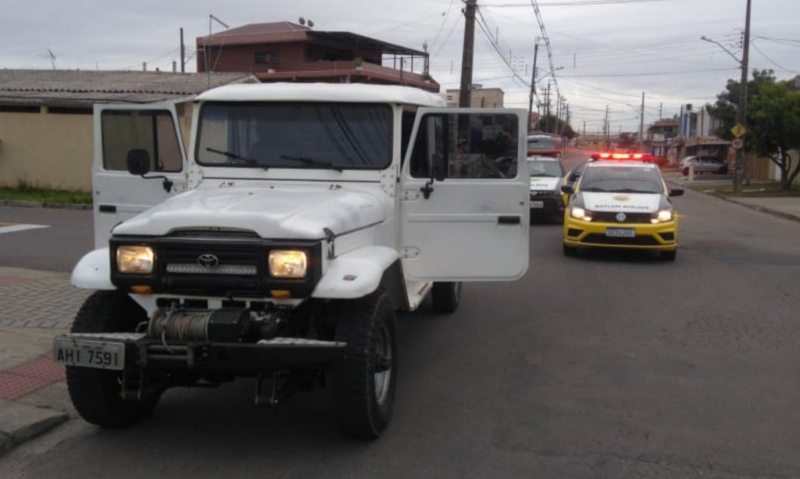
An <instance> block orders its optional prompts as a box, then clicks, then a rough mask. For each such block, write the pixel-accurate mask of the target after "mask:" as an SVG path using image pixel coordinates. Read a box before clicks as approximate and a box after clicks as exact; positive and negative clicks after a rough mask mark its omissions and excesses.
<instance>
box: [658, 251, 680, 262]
mask: <svg viewBox="0 0 800 479" xmlns="http://www.w3.org/2000/svg"><path fill="white" fill-rule="evenodd" d="M677 257H678V250H676V249H675V250H672V251H662V252H660V253H659V254H658V258H659V259H660V260H661V261H675V259H676V258H677Z"/></svg>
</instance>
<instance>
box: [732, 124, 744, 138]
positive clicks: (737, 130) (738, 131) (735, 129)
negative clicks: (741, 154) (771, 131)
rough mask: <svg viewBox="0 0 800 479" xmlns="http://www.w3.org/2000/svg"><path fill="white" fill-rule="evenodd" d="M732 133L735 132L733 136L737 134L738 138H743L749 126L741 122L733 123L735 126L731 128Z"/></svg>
mask: <svg viewBox="0 0 800 479" xmlns="http://www.w3.org/2000/svg"><path fill="white" fill-rule="evenodd" d="M731 133H733V136H735V137H736V138H741V137H743V136H744V134H745V133H747V128H745V127H744V126H742V124H741V123H737V124H735V125H733V128H731Z"/></svg>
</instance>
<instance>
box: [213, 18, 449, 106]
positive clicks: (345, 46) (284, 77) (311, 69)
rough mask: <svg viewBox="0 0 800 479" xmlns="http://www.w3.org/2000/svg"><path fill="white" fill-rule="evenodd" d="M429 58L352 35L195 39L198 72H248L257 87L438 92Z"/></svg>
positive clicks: (260, 31) (234, 32) (282, 28)
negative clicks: (352, 86) (359, 86)
mask: <svg viewBox="0 0 800 479" xmlns="http://www.w3.org/2000/svg"><path fill="white" fill-rule="evenodd" d="M427 65H428V54H427V53H426V52H422V51H418V50H414V49H411V48H407V47H403V46H400V45H394V44H391V43H387V42H384V41H381V40H377V39H374V38H369V37H365V36H363V35H358V34H355V33H351V32H325V31H317V30H313V29H312V28H309V27H307V26H303V25H298V24H296V23H291V22H277V23H255V24H249V25H244V26H241V27H237V28H232V29H230V30H225V31H222V32H219V33H215V34H213V35H210V36H205V37H198V38H197V71H198V72H206V71H212V72H249V73H252V74H254V75H255V76H256V77H257V78H258V79H259V81H261V82H286V81H289V82H324V83H374V84H383V85H404V86H412V87H417V88H421V89H423V90H426V91H430V92H433V93H438V92H439V84H438V83H436V82H435V81H434V80H433V79H432V78H431V77H430V76H429V75H428V74H427Z"/></svg>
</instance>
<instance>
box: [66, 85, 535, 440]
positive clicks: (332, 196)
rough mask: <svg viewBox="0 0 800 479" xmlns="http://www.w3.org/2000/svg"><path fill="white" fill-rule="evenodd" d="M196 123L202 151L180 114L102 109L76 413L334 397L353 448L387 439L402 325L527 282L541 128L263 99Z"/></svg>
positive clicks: (504, 120)
mask: <svg viewBox="0 0 800 479" xmlns="http://www.w3.org/2000/svg"><path fill="white" fill-rule="evenodd" d="M193 115H194V116H193V119H192V125H193V126H192V131H191V136H190V141H189V144H190V147H189V149H188V150H189V154H188V155H186V154H185V153H184V147H183V141H182V140H181V138H182V137H181V132H180V128H179V123H178V118H177V116H176V112H175V108H174V105H171V104H159V105H136V106H131V105H102V106H100V105H98V106H96V107H95V115H94V116H95V119H94V121H95V136H94V142H95V155H94V166H93V190H94V205H95V206H94V214H95V247H96V249H95V250H94V251H92V252H90V253H88V254H87V255H86V256H84V257H83V258H82V259H81V261H80V262H79V263H78V265H77V266H76V267H75V270H74V272H73V275H72V282H73V284H74V285H75V286H77V287H79V288H84V289H90V290H94V291H96V292H95V293H93V294H92V295H91V296H90V297H89V298H88V299H87V301H86V303H85V304H84V305H83V307H82V308H81V309H80V311H79V313H78V315H77V317H76V318H75V322H74V325H73V327H72V331H71V333H70V334H67V335H64V336H60V337H58V338H56V339H55V341H54V346H53V348H54V351H53V352H54V357H55V358H56V360H57V361H59V362H61V363H64V364H66V365H67V385H68V386H69V393H70V396H71V398H72V402H73V404H74V405H75V408H76V409H77V411H78V413H80V415H81V416H82V417H83V418H84V419H86V420H87V421H89V422H91V423H93V424H97V425H100V426H104V427H123V426H128V425H131V424H133V423H135V422H136V421H138V420H140V419H142V418H144V417H145V416H147V415H148V414H149V413H151V412H152V411H153V409H154V408H155V406H156V404H157V403H158V400H159V397H160V396H161V394H162V392H163V391H164V390H165V389H167V388H169V387H174V386H215V385H219V384H221V383H224V382H226V381H231V380H233V379H235V378H238V377H252V378H255V380H256V393H255V402H256V404H271V405H274V404H277V403H278V402H279V401H280V400H282V399H283V398H285V397H287V396H288V395H290V394H291V393H293V392H295V391H298V390H302V389H307V388H310V387H312V386H314V385H317V384H318V385H322V386H324V387H327V388H329V389H330V391H331V393H332V398H333V400H334V401H335V403H336V406H337V408H338V415H339V417H340V418H341V422H342V426H343V428H344V430H345V431H346V432H348V433H350V434H353V435H356V436H362V437H377V436H379V435H380V434H381V432H382V431H383V430H384V429H385V428H386V426H387V425H388V423H389V419H390V417H391V414H392V406H393V400H394V394H395V388H396V380H397V365H398V345H397V339H396V334H395V312H396V311H413V310H415V309H416V308H417V307H418V306H419V305H420V303H421V302H422V301H423V300H424V299H425V297H426V296H427V295H428V294H430V295H431V296H432V305H433V309H434V310H435V311H437V312H440V313H452V312H454V311H455V310H456V309H457V308H458V305H459V301H460V296H461V282H463V281H504V280H515V279H518V278H520V277H521V276H522V275H523V274H524V273H525V271H526V270H527V267H528V234H529V233H528V220H529V191H528V189H529V183H530V179H529V174H528V170H527V168H525V158H526V145H525V134H524V132H525V131H526V130H527V123H526V121H527V120H526V116H525V112H524V111H517V110H505V109H496V110H491V109H454V108H444V107H443V102H442V100H441V99H440V98H439V97H438V96H436V95H432V94H429V93H425V92H423V91H421V90H417V89H411V88H404V87H394V86H375V85H329V84H271V85H264V84H259V85H234V86H227V87H222V88H217V89H214V90H210V91H208V92H206V93H204V94H202V95H200V96H199V97H198V98H197V100H196V102H195V104H194V109H193ZM520 165H522V167H519V166H520ZM487 319H491V320H497V318H487Z"/></svg>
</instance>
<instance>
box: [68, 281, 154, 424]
mask: <svg viewBox="0 0 800 479" xmlns="http://www.w3.org/2000/svg"><path fill="white" fill-rule="evenodd" d="M142 321H147V315H146V314H145V312H144V310H143V309H142V308H141V307H140V306H139V305H138V304H136V302H135V301H133V300H132V299H131V298H130V296H128V295H127V294H125V293H122V292H119V291H98V292H96V293H94V294H92V295H91V296H89V298H87V299H86V302H84V303H83V306H81V309H80V310H79V311H78V314H77V316H76V317H75V322H74V323H73V325H72V329H71V332H73V333H122V332H133V331H135V330H136V326H137V325H138V324H139V323H140V322H142ZM67 389H68V390H69V396H70V399H71V400H72V404H73V405H74V406H75V409H76V410H77V411H78V414H80V416H81V417H82V418H83V419H85V420H86V421H87V422H89V423H92V424H95V425H97V426H101V427H105V428H121V427H128V426H132V425H133V424H135V423H137V422H139V421H140V420H142V419H144V418H145V417H147V416H149V415H150V414H151V413H152V412H153V410H154V409H155V408H156V405H157V404H158V400H159V399H160V397H161V394H160V393H153V394H151V395H148V396H146V397H144V398H141V400H140V401H125V400H123V399H122V397H121V396H120V392H121V390H122V372H121V371H110V370H105V369H92V368H82V367H75V366H67Z"/></svg>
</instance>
